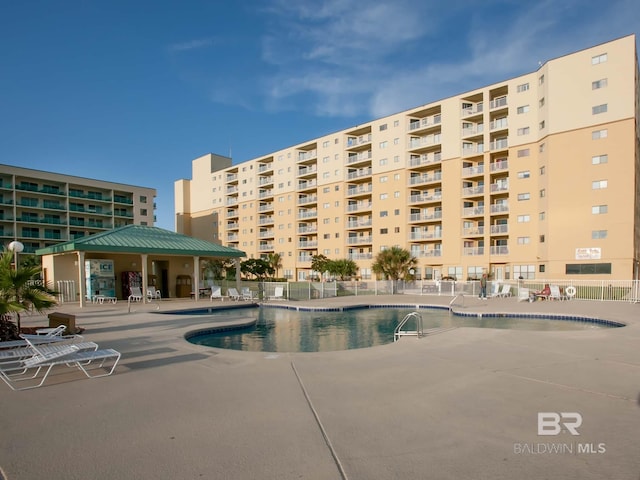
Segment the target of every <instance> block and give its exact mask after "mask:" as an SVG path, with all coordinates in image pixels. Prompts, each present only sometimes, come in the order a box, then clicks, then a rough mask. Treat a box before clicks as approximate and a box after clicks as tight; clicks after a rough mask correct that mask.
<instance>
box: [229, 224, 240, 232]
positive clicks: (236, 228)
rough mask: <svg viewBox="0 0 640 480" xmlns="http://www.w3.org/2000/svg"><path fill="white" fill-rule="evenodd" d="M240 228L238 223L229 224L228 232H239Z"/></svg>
mask: <svg viewBox="0 0 640 480" xmlns="http://www.w3.org/2000/svg"><path fill="white" fill-rule="evenodd" d="M239 228H240V224H239V223H238V222H228V223H227V230H238V229H239Z"/></svg>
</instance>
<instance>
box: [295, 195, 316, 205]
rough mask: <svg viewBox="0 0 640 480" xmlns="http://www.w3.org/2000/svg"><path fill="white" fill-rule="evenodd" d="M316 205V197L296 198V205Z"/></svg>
mask: <svg viewBox="0 0 640 480" xmlns="http://www.w3.org/2000/svg"><path fill="white" fill-rule="evenodd" d="M314 203H318V196H317V195H306V196H304V197H299V198H298V205H312V204H314Z"/></svg>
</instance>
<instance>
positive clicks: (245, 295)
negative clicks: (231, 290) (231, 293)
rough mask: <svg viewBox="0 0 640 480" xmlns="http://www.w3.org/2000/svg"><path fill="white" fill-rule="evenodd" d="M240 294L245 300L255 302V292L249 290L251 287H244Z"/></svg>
mask: <svg viewBox="0 0 640 480" xmlns="http://www.w3.org/2000/svg"><path fill="white" fill-rule="evenodd" d="M240 294H241V295H242V299H243V300H248V301H252V300H253V292H252V291H251V290H250V289H249V287H242V290H240Z"/></svg>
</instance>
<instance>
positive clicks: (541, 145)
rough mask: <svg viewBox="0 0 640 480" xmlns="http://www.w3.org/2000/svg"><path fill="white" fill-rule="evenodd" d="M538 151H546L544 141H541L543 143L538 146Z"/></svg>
mask: <svg viewBox="0 0 640 480" xmlns="http://www.w3.org/2000/svg"><path fill="white" fill-rule="evenodd" d="M538 152H540V153H542V152H544V143H541V144H540V145H539V146H538Z"/></svg>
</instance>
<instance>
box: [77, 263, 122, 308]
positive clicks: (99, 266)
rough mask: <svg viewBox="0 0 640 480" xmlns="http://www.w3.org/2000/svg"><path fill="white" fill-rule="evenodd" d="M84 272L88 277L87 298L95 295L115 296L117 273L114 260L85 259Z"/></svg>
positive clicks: (89, 298)
mask: <svg viewBox="0 0 640 480" xmlns="http://www.w3.org/2000/svg"><path fill="white" fill-rule="evenodd" d="M84 273H85V276H86V278H87V280H86V281H87V300H93V299H94V298H95V297H98V296H100V297H105V298H115V296H116V274H115V272H114V271H113V260H85V262H84Z"/></svg>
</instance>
